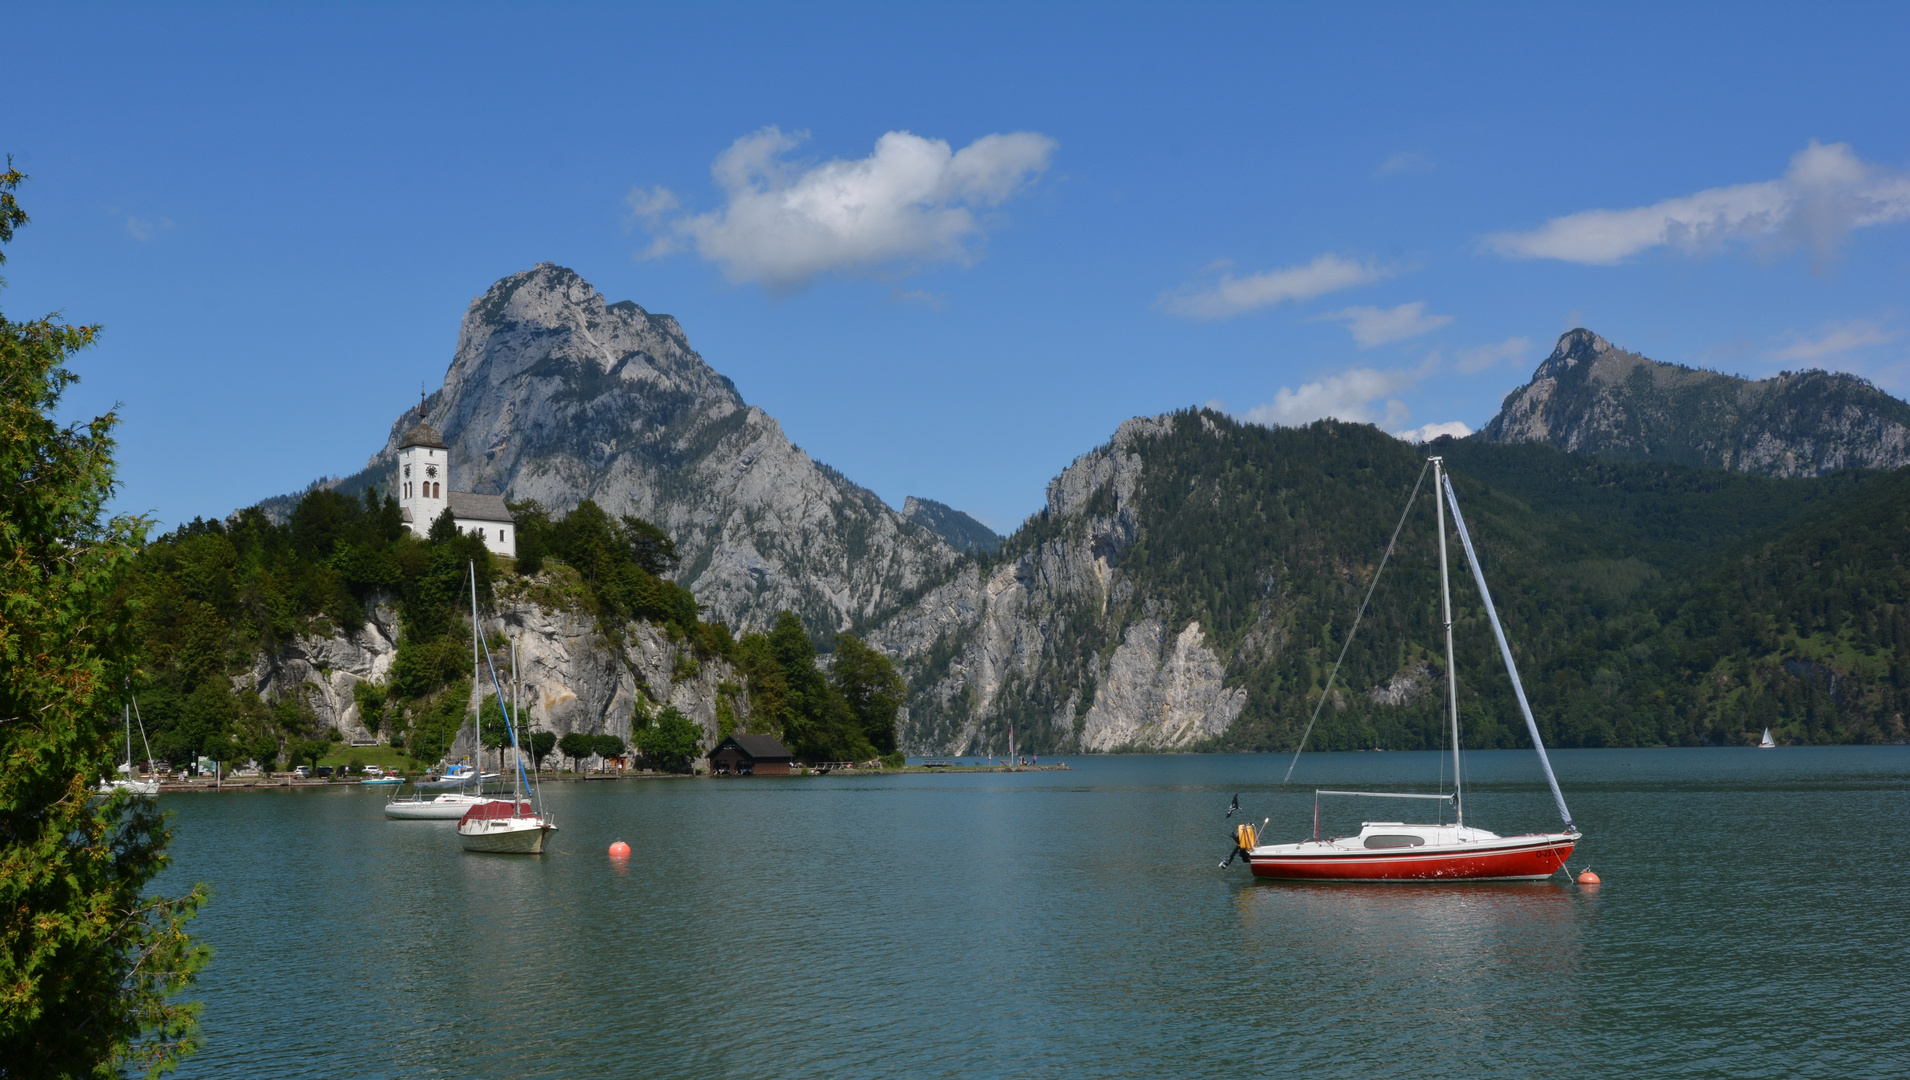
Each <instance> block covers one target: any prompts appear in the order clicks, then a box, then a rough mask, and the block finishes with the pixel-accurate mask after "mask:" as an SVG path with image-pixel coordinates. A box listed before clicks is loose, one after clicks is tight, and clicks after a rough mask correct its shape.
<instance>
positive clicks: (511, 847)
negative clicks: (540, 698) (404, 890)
mask: <svg viewBox="0 0 1910 1080" xmlns="http://www.w3.org/2000/svg"><path fill="white" fill-rule="evenodd" d="M471 634H472V642H473V647H474V649H476V648H477V647H478V642H479V641H480V638H481V635H480V634H479V632H478V612H477V568H476V566H473V567H472V568H471ZM482 651H483V655H484V666H485V668H486V669H487V670H488V671H489V672H490V676H491V687H492V689H494V690H495V691H496V692H497V701H498V708H499V710H500V711H501V712H503V714H504V729H505V732H506V734H507V735H508V736H509V737H510V744H511V764H512V766H513V772H512V776H511V780H512V784H513V791H512V794H511V797H510V798H509V799H486V800H484V801H483V802H481V803H477V804H474V805H473V806H471V807H470V809H468V810H466V811H465V812H464V815H463V816H462V817H460V818H459V819H458V842H459V843H460V844H462V845H463V846H464V850H466V851H483V852H493V853H496V854H508V855H541V854H543V853H544V842H545V841H546V840H547V839H548V838H549V836H550V834H551V833H553V832H556V831H557V826H556V825H555V824H554V823H553V822H552V821H551V820H550V816H549V815H548V814H546V813H544V812H542V811H541V809H540V808H539V807H537V806H536V805H534V804H533V801H532V799H526V798H525V797H524V796H525V790H524V789H525V788H531V793H532V798H533V799H534V798H535V795H536V791H537V789H536V787H535V786H534V785H532V784H530V783H529V782H528V781H527V779H526V778H525V775H524V758H523V755H522V754H520V753H518V752H517V751H518V744H517V712H518V708H517V689H518V684H517V644H516V642H512V643H511V705H510V708H508V709H506V708H504V688H503V687H502V686H500V685H499V684H498V679H497V669H496V668H495V667H494V666H492V664H491V653H490V650H489V649H484V650H482Z"/></svg>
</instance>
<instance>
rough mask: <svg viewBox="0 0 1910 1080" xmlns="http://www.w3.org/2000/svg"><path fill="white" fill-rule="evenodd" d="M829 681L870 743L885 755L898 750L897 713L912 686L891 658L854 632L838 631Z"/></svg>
mask: <svg viewBox="0 0 1910 1080" xmlns="http://www.w3.org/2000/svg"><path fill="white" fill-rule="evenodd" d="M829 681H830V682H832V683H834V684H835V687H836V690H837V692H838V693H840V694H841V695H842V697H843V700H845V701H847V702H848V703H849V711H850V712H851V713H854V714H855V718H856V723H857V724H859V725H860V726H861V728H862V733H863V734H864V735H865V736H867V737H868V740H869V742H870V744H871V745H873V746H874V747H875V748H876V750H877V751H878V752H879V753H882V754H884V755H887V754H893V753H895V745H896V744H895V720H896V715H897V714H898V713H899V712H900V711H901V709H902V705H903V703H904V702H905V701H907V700H908V694H909V687H908V684H907V683H905V682H903V681H902V676H900V675H898V674H896V671H895V665H894V664H892V663H890V662H889V658H888V657H886V656H884V655H882V654H881V653H879V652H877V651H876V650H874V649H871V648H869V647H868V646H867V645H864V644H863V643H862V639H861V638H858V637H856V636H855V635H854V634H838V635H836V654H835V666H834V668H832V669H831V670H830V673H829Z"/></svg>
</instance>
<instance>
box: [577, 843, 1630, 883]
mask: <svg viewBox="0 0 1910 1080" xmlns="http://www.w3.org/2000/svg"><path fill="white" fill-rule="evenodd" d="M610 857H611V858H613V859H627V858H629V857H630V845H629V844H626V843H624V842H623V841H621V840H619V841H617V842H616V843H614V844H612V845H610ZM1581 880H1583V879H1581ZM1593 880H1594V881H1596V880H1597V879H1596V878H1594V879H1593Z"/></svg>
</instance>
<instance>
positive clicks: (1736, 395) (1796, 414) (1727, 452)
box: [1475, 329, 1910, 476]
mask: <svg viewBox="0 0 1910 1080" xmlns="http://www.w3.org/2000/svg"><path fill="white" fill-rule="evenodd" d="M1475 438H1478V439H1482V440H1485V441H1488V442H1504V443H1516V442H1542V443H1549V444H1551V445H1553V446H1556V447H1559V448H1561V449H1564V450H1576V451H1581V452H1584V453H1589V454H1598V455H1601V456H1604V457H1610V458H1615V459H1621V460H1637V461H1665V462H1672V463H1676V464H1681V465H1696V466H1702V467H1706V468H1718V469H1732V470H1736V471H1739V472H1747V473H1756V474H1759V475H1764V476H1821V475H1823V474H1825V473H1830V472H1835V471H1837V470H1839V469H1849V468H1870V469H1894V468H1897V467H1898V466H1901V465H1905V464H1910V404H1906V403H1904V402H1902V401H1899V400H1897V399H1896V398H1893V397H1891V396H1890V395H1888V394H1886V393H1884V392H1883V391H1881V390H1878V389H1877V388H1876V387H1874V386H1872V385H1870V384H1869V383H1868V382H1866V381H1864V380H1863V379H1860V378H1858V377H1856V376H1854V375H1846V374H1840V373H1836V372H1827V371H1802V372H1786V373H1784V374H1782V375H1779V376H1777V377H1775V378H1771V379H1759V380H1750V379H1741V378H1738V377H1736V376H1732V375H1722V374H1719V373H1717V372H1713V371H1699V370H1696V369H1694V368H1688V367H1682V366H1679V365H1676V364H1664V363H1659V362H1658V361H1655V360H1648V359H1646V358H1645V357H1643V356H1640V355H1638V354H1637V353H1633V352H1626V351H1624V350H1622V349H1619V348H1617V347H1616V346H1614V345H1612V344H1611V343H1610V342H1608V341H1606V340H1605V339H1604V338H1602V337H1599V336H1598V335H1597V334H1594V333H1592V332H1591V331H1590V330H1582V329H1581V330H1573V331H1571V332H1570V333H1567V334H1565V335H1564V336H1563V337H1561V338H1559V341H1558V347H1557V348H1555V349H1553V350H1552V355H1551V356H1548V357H1546V359H1545V362H1544V363H1542V364H1540V365H1539V368H1538V370H1537V371H1536V372H1534V373H1533V375H1532V381H1531V382H1530V383H1528V384H1526V385H1525V386H1523V387H1520V388H1519V389H1518V390H1515V391H1513V392H1512V393H1511V394H1510V395H1508V396H1507V397H1506V399H1505V402H1504V404H1503V406H1502V407H1501V408H1500V410H1499V414H1498V415H1497V416H1495V417H1493V418H1492V421H1491V422H1490V423H1488V424H1487V425H1486V426H1485V427H1484V428H1483V429H1481V430H1480V431H1479V433H1478V435H1476V436H1475Z"/></svg>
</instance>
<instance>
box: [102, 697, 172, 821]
mask: <svg viewBox="0 0 1910 1080" xmlns="http://www.w3.org/2000/svg"><path fill="white" fill-rule="evenodd" d="M134 707H135V705H134V702H133V696H132V694H131V693H128V694H127V695H126V705H125V707H124V712H125V713H126V760H125V761H124V762H123V763H122V764H121V765H120V766H119V771H120V772H122V773H125V774H126V775H125V776H123V777H121V778H120V779H117V780H101V781H100V782H99V791H100V794H102V795H111V794H112V793H113V792H115V791H124V792H127V793H129V794H133V795H143V796H147V797H151V796H154V795H157V794H159V778H158V777H154V778H153V779H151V780H141V779H140V778H139V774H138V773H137V772H135V771H134V769H133V709H134ZM139 743H140V745H141V746H144V747H145V748H146V760H147V761H151V760H152V757H153V748H152V745H151V744H150V743H148V742H147V741H146V721H144V720H141V721H140V722H139Z"/></svg>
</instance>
